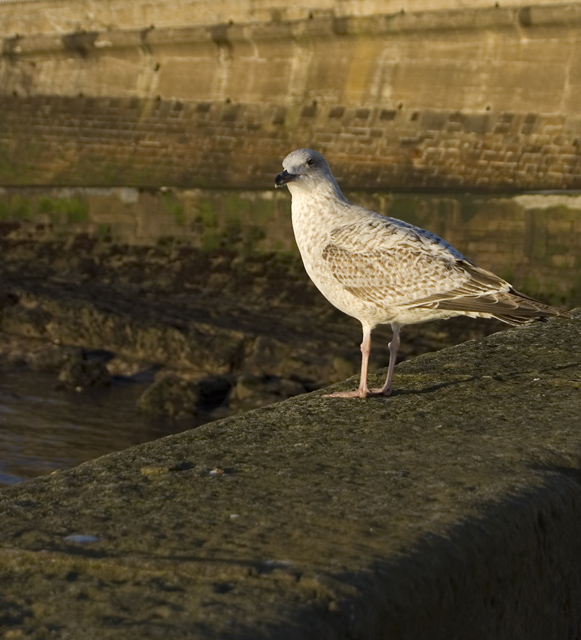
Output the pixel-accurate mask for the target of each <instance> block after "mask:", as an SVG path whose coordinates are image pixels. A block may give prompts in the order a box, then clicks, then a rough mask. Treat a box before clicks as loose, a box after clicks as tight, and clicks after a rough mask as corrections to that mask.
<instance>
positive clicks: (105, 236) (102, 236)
mask: <svg viewBox="0 0 581 640" xmlns="http://www.w3.org/2000/svg"><path fill="white" fill-rule="evenodd" d="M97 239H98V240H99V242H108V241H110V240H111V226H110V225H108V224H100V225H99V226H98V227H97Z"/></svg>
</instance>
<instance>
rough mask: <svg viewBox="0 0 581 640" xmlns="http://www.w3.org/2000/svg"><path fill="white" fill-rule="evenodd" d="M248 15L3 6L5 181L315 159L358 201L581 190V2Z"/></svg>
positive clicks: (214, 180)
mask: <svg viewBox="0 0 581 640" xmlns="http://www.w3.org/2000/svg"><path fill="white" fill-rule="evenodd" d="M48 4H49V5H50V3H48ZM56 4H57V5H58V3H56ZM61 4H62V3H61ZM234 4H236V3H232V2H230V3H228V2H224V3H216V7H215V9H214V10H213V11H208V6H207V3H189V4H188V3H180V5H179V7H176V10H175V12H172V11H170V12H169V13H168V14H167V15H166V16H165V17H164V18H163V19H161V18H160V20H159V21H158V23H157V24H156V23H155V22H151V21H150V19H153V18H154V17H155V16H159V6H158V5H157V4H156V3H150V6H149V8H148V9H145V8H144V7H143V6H141V5H140V7H141V11H139V10H138V8H134V9H133V10H132V11H130V10H129V9H128V8H127V6H126V5H124V4H123V3H112V4H111V6H110V13H109V21H106V20H105V16H104V15H102V13H101V11H102V10H95V11H92V10H91V8H90V7H91V5H90V3H84V4H83V7H84V9H83V11H81V12H80V13H79V19H78V21H77V23H76V26H75V29H74V30H71V31H69V30H68V29H69V28H72V27H73V24H74V21H73V20H72V17H71V15H70V14H69V13H67V11H64V13H63V14H62V16H61V18H58V17H57V15H58V12H56V11H54V6H53V7H52V10H53V11H51V10H50V9H51V7H45V5H44V4H43V3H42V2H30V3H26V2H24V3H14V5H12V4H10V3H9V4H6V5H4V4H3V5H0V16H3V17H4V21H3V23H2V24H3V27H2V29H3V33H0V36H2V37H3V46H2V55H1V56H0V80H1V83H0V86H1V87H2V89H1V93H0V109H1V110H2V113H3V119H2V122H1V123H0V184H4V185H14V184H22V185H32V184H36V185H39V184H43V185H55V186H62V185H67V186H70V185H78V186H90V185H92V186H144V187H159V186H173V187H183V188H209V187H220V188H221V187H235V188H263V187H264V185H266V184H269V183H270V181H271V176H272V173H273V168H277V167H279V165H280V161H281V159H282V158H283V157H284V156H285V155H286V153H288V151H289V150H291V149H292V148H295V147H299V146H312V147H316V148H317V149H318V150H320V151H322V152H324V153H325V154H326V155H327V156H328V157H329V159H330V160H331V162H332V164H333V167H334V169H335V170H336V172H337V174H338V175H339V176H340V177H341V179H342V183H343V184H344V185H345V186H346V187H347V188H351V189H372V188H378V189H411V188H413V189H418V188H424V189H430V188H440V189H441V188H445V189H458V188H462V189H465V188H466V189H481V190H499V189H501V190H502V189H504V190H506V189H511V190H513V189H514V190H519V189H520V190H522V189H565V188H569V189H571V188H574V189H578V188H579V187H580V186H581V178H580V177H579V176H580V175H581V171H580V168H581V160H580V159H579V153H578V146H579V140H580V138H579V135H580V132H581V118H580V117H579V115H578V110H577V95H578V93H579V91H578V89H579V84H580V82H581V66H580V65H579V62H578V60H579V58H578V55H577V51H578V48H579V44H580V41H581V36H580V35H579V33H580V31H579V24H580V23H581V6H580V5H579V4H577V3H569V4H557V3H548V4H540V5H533V6H522V5H521V4H519V3H517V4H514V5H512V6H498V3H496V5H493V4H491V5H489V6H487V5H486V4H485V3H478V4H476V5H475V6H474V7H473V8H470V9H466V8H463V7H462V6H461V5H459V4H458V3H454V2H433V3H426V2H423V3H417V4H414V5H413V6H410V7H407V5H406V6H405V7H404V6H403V5H401V6H400V5H397V6H396V5H395V4H393V5H392V4H390V5H389V7H388V9H389V12H388V13H379V11H380V6H381V3H341V4H340V5H337V6H336V5H335V3H328V2H319V3H316V4H317V6H316V7H315V8H314V9H313V10H310V11H309V12H307V13H305V10H304V9H301V8H300V7H298V6H296V7H295V6H294V5H292V6H290V7H287V8H286V9H285V10H283V9H282V8H281V7H279V6H278V4H277V3H271V4H272V6H270V5H269V6H266V5H262V4H259V5H256V11H255V12H253V11H251V10H250V8H249V7H250V5H248V4H247V3H240V6H239V7H238V8H235V7H234V6H233V5H234ZM65 5H66V3H65ZM65 5H63V6H65ZM185 5H188V6H189V8H190V10H185V8H184V7H185ZM231 5H232V6H231ZM59 6H60V5H59ZM75 6H76V5H75ZM108 6H109V5H108ZM156 6H157V9H158V10H157V13H156V10H155V7H156ZM15 7H16V8H17V9H18V12H17V11H16V10H15ZM362 7H365V10H364V9H362ZM43 8H44V9H46V11H47V13H46V14H43ZM164 8H165V6H164ZM179 9H181V10H183V11H182V14H180V13H179ZM402 9H403V10H402ZM229 11H230V13H229ZM227 15H231V16H233V17H231V18H229V19H226V18H225V16H227ZM139 16H141V17H140V18H139ZM35 20H36V22H35ZM35 24H36V25H37V26H36V28H35V26H34V25H35ZM18 25H20V27H21V31H18Z"/></svg>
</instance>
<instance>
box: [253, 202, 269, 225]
mask: <svg viewBox="0 0 581 640" xmlns="http://www.w3.org/2000/svg"><path fill="white" fill-rule="evenodd" d="M273 208H274V207H273V202H272V200H256V202H253V203H252V207H251V209H250V216H251V218H252V222H254V223H255V224H257V225H265V224H266V223H267V222H268V221H269V220H270V219H271V218H272V216H273Z"/></svg>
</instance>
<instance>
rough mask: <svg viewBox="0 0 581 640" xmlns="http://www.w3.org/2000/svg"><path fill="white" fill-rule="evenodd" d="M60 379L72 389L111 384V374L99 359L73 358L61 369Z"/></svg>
mask: <svg viewBox="0 0 581 640" xmlns="http://www.w3.org/2000/svg"><path fill="white" fill-rule="evenodd" d="M59 381H60V382H61V383H62V384H63V385H64V386H65V387H69V388H72V389H79V388H81V389H83V388H85V387H106V386H109V385H110V384H111V375H110V374H109V371H107V367H106V366H105V364H104V363H103V362H99V361H98V360H71V361H69V362H67V363H66V364H65V365H64V367H63V368H62V369H61V372H60V373H59Z"/></svg>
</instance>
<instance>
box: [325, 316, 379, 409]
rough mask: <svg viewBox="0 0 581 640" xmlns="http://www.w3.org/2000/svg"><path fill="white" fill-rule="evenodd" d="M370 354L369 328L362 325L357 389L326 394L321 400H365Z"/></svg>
mask: <svg viewBox="0 0 581 640" xmlns="http://www.w3.org/2000/svg"><path fill="white" fill-rule="evenodd" d="M370 353H371V327H368V326H365V325H363V342H362V343H361V377H360V378H359V388H358V389H357V390H356V391H335V393H327V394H325V395H324V396H323V398H367V396H368V395H369V388H368V387H367V368H368V366H369V354H370Z"/></svg>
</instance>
